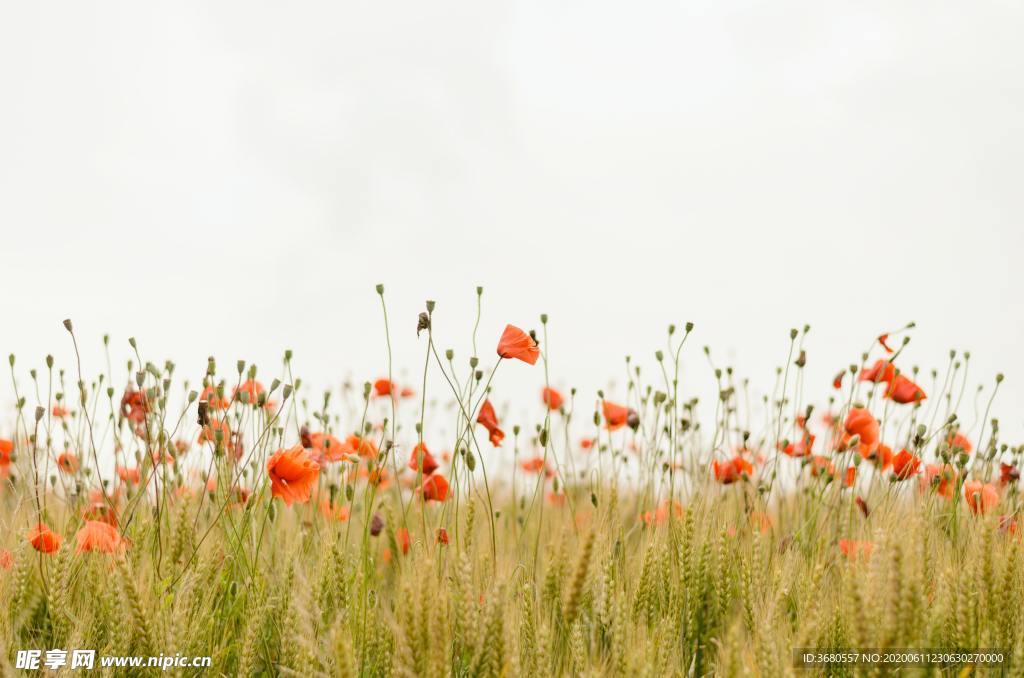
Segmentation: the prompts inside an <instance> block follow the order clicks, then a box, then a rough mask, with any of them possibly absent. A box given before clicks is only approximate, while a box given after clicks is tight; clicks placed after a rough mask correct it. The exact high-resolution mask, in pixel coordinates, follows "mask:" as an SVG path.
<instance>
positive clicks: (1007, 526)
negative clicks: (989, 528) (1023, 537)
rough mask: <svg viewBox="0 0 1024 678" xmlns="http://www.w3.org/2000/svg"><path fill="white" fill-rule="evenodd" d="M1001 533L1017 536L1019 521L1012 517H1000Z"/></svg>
mask: <svg viewBox="0 0 1024 678" xmlns="http://www.w3.org/2000/svg"><path fill="white" fill-rule="evenodd" d="M999 531H1000V532H1005V533H1006V534H1017V520H1016V518H1013V517H1011V516H999Z"/></svg>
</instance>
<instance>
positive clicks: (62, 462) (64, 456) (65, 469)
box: [57, 452, 79, 475]
mask: <svg viewBox="0 0 1024 678" xmlns="http://www.w3.org/2000/svg"><path fill="white" fill-rule="evenodd" d="M78 466H79V464H78V457H76V456H75V455H73V454H72V453H70V452H61V453H60V454H59V455H58V456H57V468H59V469H60V470H61V472H62V473H67V474H69V475H73V474H75V473H77V472H78Z"/></svg>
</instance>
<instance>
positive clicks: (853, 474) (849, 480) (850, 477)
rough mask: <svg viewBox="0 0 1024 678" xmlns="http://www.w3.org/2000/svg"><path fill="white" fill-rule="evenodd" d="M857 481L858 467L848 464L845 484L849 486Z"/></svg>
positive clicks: (844, 478)
mask: <svg viewBox="0 0 1024 678" xmlns="http://www.w3.org/2000/svg"><path fill="white" fill-rule="evenodd" d="M856 482H857V467H856V466H847V467H846V475H844V476H843V485H846V486H847V487H853V484H854V483H856Z"/></svg>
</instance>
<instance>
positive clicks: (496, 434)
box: [476, 400, 505, 447]
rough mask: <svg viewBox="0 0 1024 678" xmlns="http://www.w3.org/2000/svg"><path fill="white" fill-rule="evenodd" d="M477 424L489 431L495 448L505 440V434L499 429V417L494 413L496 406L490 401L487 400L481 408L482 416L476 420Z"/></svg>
mask: <svg viewBox="0 0 1024 678" xmlns="http://www.w3.org/2000/svg"><path fill="white" fill-rule="evenodd" d="M476 423H478V424H480V425H481V426H483V427H484V428H485V429H487V432H488V433H489V434H490V439H491V444H492V445H494V446H495V447H498V446H499V445H501V441H502V440H503V439H504V438H505V432H504V431H502V430H501V429H500V428H498V415H497V414H495V413H494V406H493V405H491V401H490V400H485V401H484V404H483V405H481V406H480V414H479V415H478V416H477V418H476Z"/></svg>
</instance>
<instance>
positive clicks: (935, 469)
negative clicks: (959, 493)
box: [920, 464, 957, 499]
mask: <svg viewBox="0 0 1024 678" xmlns="http://www.w3.org/2000/svg"><path fill="white" fill-rule="evenodd" d="M956 479H957V472H956V469H955V468H953V467H952V466H951V465H950V464H944V465H939V464H926V465H925V467H924V475H922V476H921V481H920V482H921V489H922V490H926V489H930V488H935V494H937V495H939V496H940V497H942V498H944V499H952V498H953V493H954V492H956Z"/></svg>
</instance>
